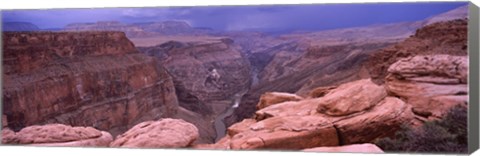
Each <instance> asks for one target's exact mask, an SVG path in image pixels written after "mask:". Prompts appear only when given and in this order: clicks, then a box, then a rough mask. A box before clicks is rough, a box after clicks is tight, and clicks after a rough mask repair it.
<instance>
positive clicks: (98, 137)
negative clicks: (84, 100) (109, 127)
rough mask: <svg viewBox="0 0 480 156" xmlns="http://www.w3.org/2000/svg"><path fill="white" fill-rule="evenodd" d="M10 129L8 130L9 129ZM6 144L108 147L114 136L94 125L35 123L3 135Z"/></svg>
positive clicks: (3, 141)
mask: <svg viewBox="0 0 480 156" xmlns="http://www.w3.org/2000/svg"><path fill="white" fill-rule="evenodd" d="M7 131H8V130H7ZM3 133H4V132H3V130H2V139H3V140H2V143H4V144H24V145H32V146H92V147H102V146H103V147H108V145H109V144H110V142H112V140H113V139H112V136H111V135H110V134H109V133H107V132H104V131H99V130H96V129H94V128H92V127H71V126H66V125H62V124H48V125H42V126H39V125H34V126H29V127H26V128H24V129H22V130H20V131H19V132H17V133H15V132H13V131H11V132H7V133H5V134H6V135H3Z"/></svg>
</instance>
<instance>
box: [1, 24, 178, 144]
mask: <svg viewBox="0 0 480 156" xmlns="http://www.w3.org/2000/svg"><path fill="white" fill-rule="evenodd" d="M3 69H4V75H3V109H2V110H3V113H4V114H5V115H6V116H7V117H8V127H10V128H11V129H12V130H15V131H18V130H20V129H21V128H23V127H26V126H30V125H36V124H45V123H62V124H67V125H72V126H91V127H94V128H97V129H100V130H103V131H109V132H111V133H112V134H113V135H116V134H118V133H121V132H123V131H125V130H127V129H128V128H129V127H131V126H133V125H135V124H137V123H139V122H141V121H145V120H148V119H150V120H151V119H158V118H160V117H167V116H172V115H174V114H175V113H176V110H177V107H178V102H177V97H176V95H175V88H174V85H173V81H172V79H171V77H170V75H169V74H168V72H167V71H166V70H165V69H164V68H163V67H162V66H159V65H158V63H157V62H156V60H155V59H153V58H151V57H148V56H145V55H144V54H142V53H140V52H138V51H137V50H136V48H135V47H134V45H133V44H132V43H131V42H130V41H129V40H128V39H127V38H126V37H125V34H124V33H121V32H82V33H73V32H61V33H53V32H21V33H20V32H13V33H8V32H5V33H3Z"/></svg>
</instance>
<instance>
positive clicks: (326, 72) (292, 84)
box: [2, 7, 468, 153]
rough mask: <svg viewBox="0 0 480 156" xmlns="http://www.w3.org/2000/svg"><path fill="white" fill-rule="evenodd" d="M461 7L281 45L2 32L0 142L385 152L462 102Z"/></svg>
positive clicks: (169, 36)
mask: <svg viewBox="0 0 480 156" xmlns="http://www.w3.org/2000/svg"><path fill="white" fill-rule="evenodd" d="M465 8H466V7H461V8H459V9H456V10H452V11H450V12H447V13H445V14H441V15H439V16H435V17H431V18H428V19H426V20H423V21H415V22H403V23H394V24H384V25H374V26H365V27H357V28H345V29H335V30H326V31H320V32H307V33H305V32H303V33H291V34H284V35H280V36H270V35H267V34H263V33H257V32H223V33H218V32H214V31H213V30H209V29H200V28H193V27H191V26H190V25H188V24H187V23H185V22H178V21H176V22H175V21H166V22H151V23H136V24H125V23H120V22H115V21H110V22H97V23H77V24H70V25H68V26H67V27H66V28H65V29H64V30H62V31H58V32H49V31H33V32H24V31H21V32H3V34H2V39H3V40H2V42H3V52H4V53H3V71H4V73H3V84H4V85H3V97H4V98H3V101H2V102H3V105H2V110H3V112H2V113H3V114H2V127H3V128H2V143H6V144H28V145H39V146H42V145H43V146H100V147H130V148H132V147H138V148H195V149H234V150H237V149H249V150H252V149H275V150H304V151H347V152H348V151H351V152H355V151H357V152H365V151H364V150H359V149H363V148H366V151H369V152H376V153H381V152H383V151H382V150H381V149H380V148H378V147H377V146H375V145H374V144H372V143H373V142H374V140H375V139H379V138H383V137H392V136H394V134H395V132H396V131H397V130H399V129H400V128H401V126H402V125H410V126H420V125H422V124H423V123H424V122H426V121H431V120H438V119H441V118H443V117H444V115H445V113H446V112H447V111H448V110H449V109H450V108H452V107H454V106H457V105H461V106H463V107H467V106H468V90H467V76H468V63H467V62H468V61H467V55H468V53H467V50H466V48H467V24H468V19H465V18H466V17H465V16H466V14H465V13H464V12H465V10H466V9H465ZM159 28H161V29H159ZM419 93H422V94H419ZM45 132H51V133H52V134H54V132H59V134H63V136H67V137H65V138H62V139H58V138H61V137H59V136H56V135H59V134H55V135H52V136H50V135H51V134H50V133H48V134H45ZM325 146H328V147H325ZM332 146H333V147H332ZM337 146H338V147H337Z"/></svg>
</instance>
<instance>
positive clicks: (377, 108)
mask: <svg viewBox="0 0 480 156" xmlns="http://www.w3.org/2000/svg"><path fill="white" fill-rule="evenodd" d="M371 91H373V93H374V94H372V93H371ZM353 92H355V93H356V94H351V93H353ZM377 93H378V94H377ZM386 96H387V94H386V91H385V89H384V87H383V86H378V85H376V84H374V83H373V82H372V81H371V80H369V79H363V80H358V81H353V82H350V83H345V84H342V85H340V86H338V87H337V88H335V89H332V90H331V91H330V92H329V93H328V94H326V95H325V96H322V97H315V98H308V99H303V100H300V101H285V102H282V103H278V104H275V105H270V106H267V107H265V108H263V109H260V110H257V112H256V113H255V114H256V115H255V119H245V120H243V121H242V122H239V123H236V124H233V125H232V126H230V127H229V128H228V136H225V137H224V138H223V139H221V140H220V141H219V142H217V143H215V144H210V145H196V146H194V148H200V149H282V150H298V149H306V148H314V147H321V146H338V145H349V144H356V143H366V142H373V140H375V139H377V138H381V137H387V136H393V135H394V134H395V132H396V130H398V129H400V127H401V126H402V125H410V124H414V122H415V119H414V118H415V117H414V114H413V112H412V111H411V106H410V105H407V104H406V103H405V102H403V101H402V100H400V99H398V98H395V97H386ZM332 101H339V103H340V105H339V106H338V107H336V106H333V105H332V107H330V106H329V105H330V102H332ZM339 107H342V108H345V109H340V108H339ZM346 108H348V109H346ZM300 140H301V141H300Z"/></svg>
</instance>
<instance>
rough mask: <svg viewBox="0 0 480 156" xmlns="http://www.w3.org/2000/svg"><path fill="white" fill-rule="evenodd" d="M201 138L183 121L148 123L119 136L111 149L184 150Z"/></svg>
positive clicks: (169, 120)
mask: <svg viewBox="0 0 480 156" xmlns="http://www.w3.org/2000/svg"><path fill="white" fill-rule="evenodd" d="M198 137H199V134H198V129H197V128H196V127H195V126H194V125H192V124H190V123H188V122H185V121H184V120H181V119H168V118H167V119H160V120H158V121H146V122H142V123H140V124H138V125H136V126H134V127H132V128H131V129H130V130H128V131H127V132H125V133H123V134H122V135H120V136H118V137H117V139H115V141H113V142H112V143H111V144H110V146H111V147H130V148H133V147H135V148H182V147H187V146H189V145H190V144H191V143H193V142H194V141H195V140H196V139H197V138H198Z"/></svg>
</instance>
